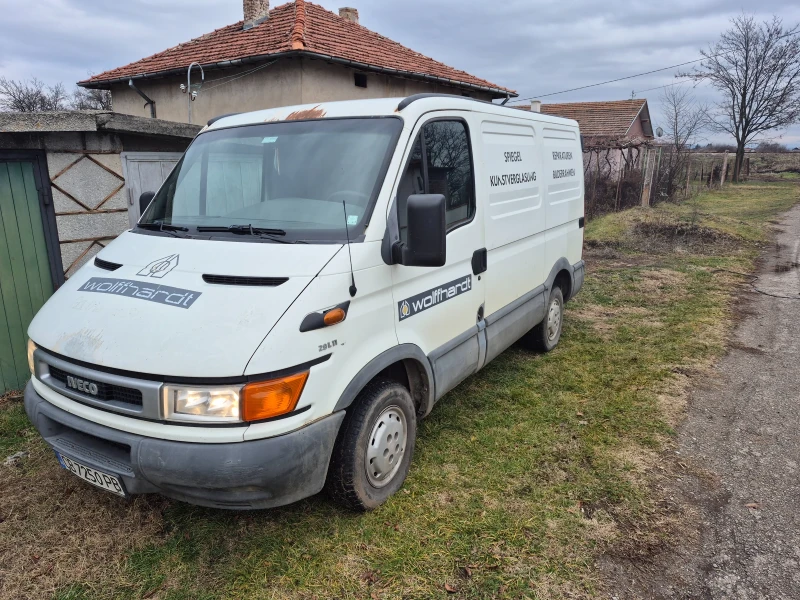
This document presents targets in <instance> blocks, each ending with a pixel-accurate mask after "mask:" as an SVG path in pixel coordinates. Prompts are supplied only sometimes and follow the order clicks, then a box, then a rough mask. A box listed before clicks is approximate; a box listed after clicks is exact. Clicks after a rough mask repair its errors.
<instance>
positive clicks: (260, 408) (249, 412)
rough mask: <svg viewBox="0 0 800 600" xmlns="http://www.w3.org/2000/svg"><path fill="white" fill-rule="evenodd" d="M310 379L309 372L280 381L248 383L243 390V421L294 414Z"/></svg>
mask: <svg viewBox="0 0 800 600" xmlns="http://www.w3.org/2000/svg"><path fill="white" fill-rule="evenodd" d="M307 379H308V371H306V372H305V373H297V374H295V375H289V376H288V377H281V378H280V379H271V380H270V381H259V382H255V383H248V384H247V385H246V386H244V388H243V389H242V420H244V421H261V420H263V419H270V418H272V417H278V416H280V415H285V414H286V413H290V412H292V411H293V410H294V409H295V407H296V406H297V402H298V400H300V394H302V393H303V388H304V387H305V385H306V380H307Z"/></svg>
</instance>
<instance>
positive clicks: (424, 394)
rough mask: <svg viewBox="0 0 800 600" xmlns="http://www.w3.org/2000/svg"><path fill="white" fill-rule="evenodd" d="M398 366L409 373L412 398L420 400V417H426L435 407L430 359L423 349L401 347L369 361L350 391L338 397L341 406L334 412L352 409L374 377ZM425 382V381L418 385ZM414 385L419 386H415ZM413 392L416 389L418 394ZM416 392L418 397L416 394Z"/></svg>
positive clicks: (349, 386)
mask: <svg viewBox="0 0 800 600" xmlns="http://www.w3.org/2000/svg"><path fill="white" fill-rule="evenodd" d="M397 362H403V363H404V364H405V367H406V371H407V372H408V379H409V382H410V383H411V387H412V390H410V391H411V392H412V395H416V396H418V397H415V398H414V401H415V402H417V403H418V404H419V414H420V415H423V416H424V415H427V414H428V413H429V412H430V411H431V409H432V408H433V403H434V379H433V369H432V368H431V363H430V361H429V360H428V357H427V356H426V355H425V353H424V352H423V351H422V349H421V348H420V347H419V346H417V345H415V344H400V345H398V346H394V347H392V348H389V349H388V350H386V351H384V352H382V353H380V354H379V355H378V356H376V357H375V358H373V359H372V360H371V361H369V362H368V363H367V364H366V366H365V367H364V368H362V369H361V370H360V371H359V372H358V373H357V374H356V376H355V377H354V378H353V379H352V380H351V381H350V383H348V384H347V387H346V388H345V389H344V391H343V392H342V395H341V396H339V400H338V402H336V406H335V407H334V409H333V410H334V412H336V411H339V410H344V409H346V408H347V407H349V406H350V405H351V404H352V403H353V401H354V400H355V399H356V398H357V397H358V394H360V393H361V390H363V389H364V387H365V386H366V385H367V384H368V383H369V382H370V381H372V380H373V379H374V378H375V376H376V375H377V374H378V373H380V372H381V371H383V370H384V369H385V368H386V367H388V366H390V365H393V364H395V363H397ZM410 362H413V363H414V364H415V365H419V367H420V368H421V372H420V373H419V374H418V375H416V376H415V374H414V373H412V372H411V369H412V368H411V367H410V365H409V363H410ZM420 379H424V381H419V380H420ZM415 381H416V382H417V383H418V385H415ZM414 388H417V390H415V389H414ZM415 391H417V394H415V393H414V392H415ZM420 396H421V397H420Z"/></svg>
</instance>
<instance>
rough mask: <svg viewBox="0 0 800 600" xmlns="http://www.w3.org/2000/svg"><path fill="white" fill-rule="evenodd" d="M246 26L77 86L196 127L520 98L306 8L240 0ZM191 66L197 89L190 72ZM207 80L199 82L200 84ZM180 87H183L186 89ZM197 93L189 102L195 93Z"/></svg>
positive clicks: (123, 108)
mask: <svg viewBox="0 0 800 600" xmlns="http://www.w3.org/2000/svg"><path fill="white" fill-rule="evenodd" d="M243 6H244V19H243V20H242V21H239V22H238V23H234V24H233V25H229V26H227V27H223V28H221V29H217V30H216V31H212V32H211V33H208V34H206V35H203V36H201V37H198V38H195V39H193V40H191V41H188V42H186V43H183V44H179V45H178V46H175V47H174V48H169V49H167V50H164V51H163V52H159V53H157V54H154V55H152V56H149V57H147V58H143V59H141V60H138V61H136V62H133V63H130V64H128V65H125V66H122V67H117V68H114V69H110V70H108V71H105V72H104V73H100V74H99V75H94V76H93V77H91V78H89V79H87V80H85V81H81V82H79V84H78V85H80V86H82V87H85V88H90V89H107V90H111V94H112V100H113V105H114V111H116V112H121V113H126V114H131V115H138V116H155V115H156V114H157V116H158V118H160V119H167V120H171V121H187V120H188V119H189V116H188V115H189V105H191V112H192V122H194V123H204V122H205V121H207V120H208V119H210V118H212V117H215V116H218V115H221V114H225V113H231V112H245V111H251V110H259V109H265V108H273V107H276V106H287V105H293V104H306V103H313V102H326V101H334V100H353V99H363V98H380V97H402V96H409V95H411V94H416V93H448V94H457V95H465V96H472V97H474V98H478V99H481V100H492V99H496V98H508V97H515V96H516V95H517V94H516V93H515V92H514V90H511V89H508V88H505V87H503V86H500V85H497V84H495V83H492V82H489V81H486V80H485V79H481V78H479V77H476V76H474V75H471V74H469V73H467V72H465V71H461V70H458V69H455V68H453V67H450V66H448V65H445V64H443V63H441V62H439V61H436V60H434V59H432V58H430V57H428V56H425V55H423V54H420V53H419V52H415V51H414V50H411V49H409V48H407V47H405V46H403V45H402V44H399V43H398V42H395V41H392V40H390V39H388V38H386V37H384V36H382V35H380V34H379V33H376V32H374V31H371V30H370V29H367V28H366V27H364V26H362V25H361V24H360V23H359V17H358V11H357V10H355V9H353V8H342V9H340V11H339V14H338V15H337V14H335V13H332V12H329V11H327V10H325V9H324V8H323V7H321V6H318V5H316V4H312V3H311V2H307V1H305V0H295V1H294V2H289V3H287V4H284V5H282V6H278V7H277V8H274V9H273V10H269V0H243ZM193 63H197V64H199V65H200V66H201V67H202V71H203V75H201V69H200V68H197V67H195V68H193V70H192V73H191V75H192V79H191V86H190V87H189V88H188V89H187V88H186V85H187V70H188V68H189V67H190V65H192V64H193ZM203 76H204V80H202V85H198V84H200V83H201V77H203ZM182 84H183V89H182V87H181V85H182ZM192 92H197V97H196V99H195V100H194V101H193V102H191V101H190V98H191V93H192Z"/></svg>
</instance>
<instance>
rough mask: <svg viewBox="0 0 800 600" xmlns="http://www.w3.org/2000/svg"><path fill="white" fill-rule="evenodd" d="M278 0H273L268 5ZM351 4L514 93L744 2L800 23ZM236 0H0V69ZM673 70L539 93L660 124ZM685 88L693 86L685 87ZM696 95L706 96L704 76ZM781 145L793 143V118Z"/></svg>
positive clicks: (403, 39) (674, 6) (668, 57)
mask: <svg viewBox="0 0 800 600" xmlns="http://www.w3.org/2000/svg"><path fill="white" fill-rule="evenodd" d="M282 3H283V2H282V1H280V2H273V7H274V6H277V5H279V4H282ZM318 3H319V4H322V5H323V6H325V8H327V9H329V10H333V11H336V10H337V9H338V8H339V6H340V5H344V4H345V3H347V4H348V5H355V7H356V8H358V10H359V13H360V18H361V23H362V25H365V26H366V27H369V28H370V29H373V30H374V31H377V32H379V33H381V34H383V35H385V36H387V37H389V38H392V39H394V40H396V41H398V42H400V43H402V44H404V45H406V46H408V47H410V48H412V49H414V50H416V51H418V52H421V53H423V54H427V55H428V56H431V57H433V58H435V59H437V60H440V61H442V62H444V63H447V64H449V65H452V66H454V67H457V68H460V69H463V70H465V71H468V72H470V73H472V74H474V75H476V76H478V77H482V78H484V79H488V80H489V81H492V82H494V83H497V84H500V85H503V86H506V87H510V88H512V89H516V90H517V91H518V92H519V94H520V96H521V97H523V98H526V97H530V96H534V95H536V96H544V95H545V94H549V93H551V92H558V91H561V90H566V89H569V88H573V87H578V86H581V85H587V84H590V83H596V82H600V81H605V80H608V79H614V78H617V77H623V76H626V75H632V74H635V73H640V72H643V71H649V70H652V69H657V68H661V67H665V66H669V65H673V64H677V63H681V62H685V61H689V60H693V59H695V58H697V57H698V49H699V48H701V47H706V46H707V45H708V44H709V43H711V42H713V41H714V40H715V39H716V38H717V37H718V35H719V33H720V32H721V31H723V30H724V29H726V27H727V25H728V19H730V18H731V17H732V16H734V15H736V14H737V13H739V12H740V11H741V10H742V9H745V10H748V11H756V16H758V17H760V18H769V17H770V16H771V15H772V14H777V15H779V16H780V17H782V18H783V20H784V22H785V24H787V25H793V24H795V23H797V22H800V2H796V1H789V0H759V2H752V1H750V2H747V3H744V2H743V1H742V0H733V1H731V0H627V1H625V2H597V1H595V0H592V1H589V0H574V1H570V0H564V1H560V2H553V1H546V0H504V1H503V2H498V1H497V0H493V1H486V0H481V1H464V0H462V1H457V0H435V1H434V0H404V1H403V2H387V1H386V0H339V1H338V2H336V1H334V0H319V2H318ZM241 13H242V2H241V0H124V1H119V0H0V14H2V15H3V17H2V19H0V75H4V76H6V77H9V78H24V77H28V76H32V75H35V76H37V77H39V78H40V79H42V80H44V81H45V82H47V83H55V82H58V81H63V82H64V83H65V84H68V85H69V86H71V85H72V84H73V83H74V82H76V81H78V80H79V79H83V78H85V77H86V75H87V74H88V73H90V72H94V73H98V72H101V71H104V70H106V69H111V68H114V67H118V66H121V65H124V64H127V63H129V62H132V61H134V60H137V59H139V58H142V57H144V56H148V55H150V54H153V53H155V52H158V51H160V50H164V49H165V48H168V47H170V46H174V45H176V44H178V43H180V42H183V41H186V40H188V39H190V38H192V37H196V36H199V35H202V34H204V33H207V32H209V31H211V30H213V29H216V28H218V27H222V26H224V25H228V24H230V23H233V22H235V21H238V20H240V19H241ZM679 70H681V69H674V70H670V71H664V72H661V73H657V74H653V75H648V76H644V77H638V78H635V79H631V80H628V81H623V82H620V83H615V84H610V85H605V86H601V87H595V88H590V89H586V90H581V91H576V92H570V93H565V94H559V95H553V96H546V97H544V98H543V100H544V101H545V102H574V101H589V100H618V99H626V98H630V97H631V92H634V91H635V92H637V94H636V95H637V97H642V98H647V99H648V100H649V102H650V106H651V112H652V116H653V119H654V121H655V125H658V124H659V120H660V114H659V113H660V110H659V105H660V102H659V97H660V94H661V92H662V90H650V91H643V90H648V89H649V88H654V87H657V86H662V85H665V84H668V83H672V82H674V81H675V78H674V75H675V72H677V71H679ZM684 85H686V86H687V87H688V86H690V85H692V84H684ZM694 93H695V94H696V96H697V98H698V100H700V101H703V102H712V101H713V100H714V99H715V98H716V93H715V92H714V90H713V89H711V88H710V87H709V86H708V85H707V84H701V85H700V86H698V87H697V88H696V89H695V90H694ZM777 141H781V142H783V143H788V144H790V145H792V146H793V147H794V146H797V145H800V127H799V126H795V127H793V128H791V129H790V130H788V131H786V132H784V135H783V137H782V139H780V140H777Z"/></svg>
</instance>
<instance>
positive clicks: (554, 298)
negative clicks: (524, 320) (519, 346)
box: [522, 286, 564, 352]
mask: <svg viewBox="0 0 800 600" xmlns="http://www.w3.org/2000/svg"><path fill="white" fill-rule="evenodd" d="M563 327H564V295H563V294H562V293H561V288H559V287H558V286H555V287H553V289H552V290H551V291H550V299H549V300H548V302H547V306H546V307H545V313H544V319H543V320H542V322H541V323H539V324H538V325H537V326H536V327H534V328H533V329H531V330H530V331H529V332H528V333H526V334H525V335H524V336H523V338H522V341H523V343H524V344H525V345H526V346H527V347H529V348H531V349H532V350H538V351H539V352H550V350H552V349H553V348H555V347H556V346H557V345H558V340H560V339H561V329H562V328H563Z"/></svg>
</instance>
